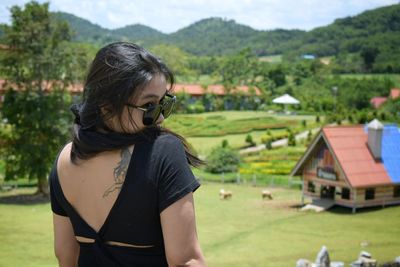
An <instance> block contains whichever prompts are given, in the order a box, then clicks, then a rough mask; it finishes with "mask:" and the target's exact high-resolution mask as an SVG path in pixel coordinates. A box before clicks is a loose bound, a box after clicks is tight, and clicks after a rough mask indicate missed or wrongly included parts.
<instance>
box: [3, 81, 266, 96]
mask: <svg viewBox="0 0 400 267" xmlns="http://www.w3.org/2000/svg"><path fill="white" fill-rule="evenodd" d="M4 83H5V81H4V80H0V92H4V91H5V88H4V86H3V85H4ZM46 87H47V86H46ZM253 88H254V90H255V93H256V95H261V91H260V89H258V88H257V87H253ZM67 90H68V91H69V92H71V93H75V94H78V93H81V92H83V85H82V84H80V83H76V84H72V85H70V86H68V88H67ZM172 91H173V92H175V93H180V92H186V93H188V94H190V95H193V96H202V95H204V94H205V93H211V94H215V95H225V90H224V86H223V85H220V84H214V85H209V86H208V87H207V88H204V87H202V86H201V85H199V84H179V83H177V84H174V87H173V89H172ZM237 92H243V93H245V94H247V93H249V92H250V87H249V86H246V85H243V86H237V87H235V88H234V89H232V93H237Z"/></svg>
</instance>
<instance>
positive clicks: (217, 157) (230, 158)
mask: <svg viewBox="0 0 400 267" xmlns="http://www.w3.org/2000/svg"><path fill="white" fill-rule="evenodd" d="M239 164H240V156H239V154H238V153H237V152H236V151H235V150H233V149H232V148H230V147H228V146H227V147H216V148H214V149H213V150H212V151H211V153H210V155H209V156H208V157H207V165H206V171H207V172H211V173H223V172H236V171H237V170H238V166H239Z"/></svg>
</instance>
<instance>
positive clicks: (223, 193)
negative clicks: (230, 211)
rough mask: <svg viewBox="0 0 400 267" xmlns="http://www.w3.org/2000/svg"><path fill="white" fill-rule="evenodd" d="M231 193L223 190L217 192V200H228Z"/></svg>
mask: <svg viewBox="0 0 400 267" xmlns="http://www.w3.org/2000/svg"><path fill="white" fill-rule="evenodd" d="M232 195H233V193H232V191H225V189H223V188H222V189H221V190H219V199H230V198H232Z"/></svg>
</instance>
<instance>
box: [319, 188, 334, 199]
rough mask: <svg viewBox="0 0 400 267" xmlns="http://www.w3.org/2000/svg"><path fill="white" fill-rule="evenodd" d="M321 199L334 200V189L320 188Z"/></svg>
mask: <svg viewBox="0 0 400 267" xmlns="http://www.w3.org/2000/svg"><path fill="white" fill-rule="evenodd" d="M321 198H328V199H334V198H335V187H334V186H325V185H322V186H321Z"/></svg>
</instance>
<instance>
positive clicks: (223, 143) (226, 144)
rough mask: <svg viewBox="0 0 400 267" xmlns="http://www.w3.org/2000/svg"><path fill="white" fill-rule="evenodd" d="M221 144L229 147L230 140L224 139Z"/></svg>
mask: <svg viewBox="0 0 400 267" xmlns="http://www.w3.org/2000/svg"><path fill="white" fill-rule="evenodd" d="M221 146H222V147H223V148H225V147H228V146H229V143H228V140H226V139H224V140H222V144H221Z"/></svg>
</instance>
